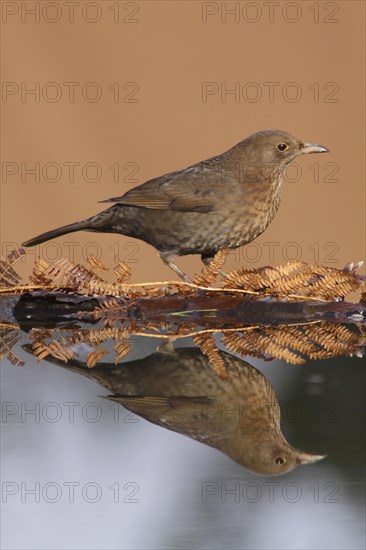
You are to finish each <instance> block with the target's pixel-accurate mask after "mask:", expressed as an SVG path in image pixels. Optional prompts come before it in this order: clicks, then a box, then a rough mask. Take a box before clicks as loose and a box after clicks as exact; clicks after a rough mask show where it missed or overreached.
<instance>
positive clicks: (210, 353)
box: [193, 334, 229, 379]
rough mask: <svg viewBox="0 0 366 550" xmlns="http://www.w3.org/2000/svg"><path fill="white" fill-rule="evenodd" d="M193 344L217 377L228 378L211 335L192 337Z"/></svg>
mask: <svg viewBox="0 0 366 550" xmlns="http://www.w3.org/2000/svg"><path fill="white" fill-rule="evenodd" d="M193 342H194V344H195V345H196V346H198V347H200V349H201V351H202V353H203V354H204V355H207V357H208V358H209V360H210V363H211V365H212V366H213V368H214V369H215V372H216V373H217V374H218V376H219V377H220V378H222V379H226V378H228V376H229V375H228V372H227V369H226V366H225V362H224V360H223V358H222V357H221V355H220V352H219V350H218V348H217V345H216V342H215V338H214V337H213V336H212V335H211V334H197V335H196V336H194V338H193Z"/></svg>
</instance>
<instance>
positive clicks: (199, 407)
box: [107, 395, 227, 447]
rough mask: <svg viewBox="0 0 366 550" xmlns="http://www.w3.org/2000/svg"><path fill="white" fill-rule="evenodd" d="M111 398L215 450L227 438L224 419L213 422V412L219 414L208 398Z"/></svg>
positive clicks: (147, 418) (160, 424)
mask: <svg viewBox="0 0 366 550" xmlns="http://www.w3.org/2000/svg"><path fill="white" fill-rule="evenodd" d="M107 399H110V400H111V401H116V402H117V403H120V404H121V405H123V406H124V407H126V409H128V410H130V411H131V412H133V413H135V414H138V415H139V416H141V417H142V418H145V419H146V420H148V421H149V422H152V423H153V424H158V425H159V426H162V427H163V428H167V429H168V430H172V431H174V432H178V433H181V434H184V435H188V436H189V437H191V438H193V439H196V440H197V441H202V443H205V444H206V445H210V446H211V447H220V444H221V443H222V442H223V441H224V440H225V439H226V437H227V430H225V429H223V427H224V423H223V422H222V420H220V419H219V421H217V420H216V421H213V422H212V421H210V420H209V414H210V412H209V411H211V415H212V414H213V412H214V411H215V401H214V400H213V399H212V398H210V397H207V396H202V397H200V396H196V397H190V396H187V397H185V396H172V397H155V396H151V397H150V396H141V397H140V396H124V395H111V396H108V397H107ZM207 411H208V412H207ZM207 414H208V417H207Z"/></svg>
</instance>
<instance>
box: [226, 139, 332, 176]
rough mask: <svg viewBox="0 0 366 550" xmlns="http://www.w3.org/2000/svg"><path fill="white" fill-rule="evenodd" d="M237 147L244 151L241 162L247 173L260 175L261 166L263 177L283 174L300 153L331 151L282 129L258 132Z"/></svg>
mask: <svg viewBox="0 0 366 550" xmlns="http://www.w3.org/2000/svg"><path fill="white" fill-rule="evenodd" d="M236 148H239V150H240V152H242V155H243V158H242V159H241V164H243V165H244V168H245V167H246V169H247V170H246V171H247V175H248V173H249V174H250V173H251V172H252V173H253V175H256V176H257V177H258V175H259V174H258V169H259V168H261V175H262V178H265V179H267V178H268V175H269V174H271V175H273V174H274V175H276V174H279V175H282V173H283V171H284V170H285V168H286V166H287V165H288V164H289V163H290V162H291V161H292V160H294V159H295V158H296V157H298V156H300V155H306V154H309V153H328V152H329V149H328V148H327V147H324V146H323V145H318V144H315V143H307V142H304V141H301V140H300V139H297V138H295V137H294V136H292V135H291V134H289V133H288V132H285V131H282V130H266V131H262V132H256V133H255V134H252V135H251V136H249V137H247V138H246V139H244V140H243V141H241V142H240V143H238V145H236V146H235V147H234V148H233V150H235V149H236ZM257 177H256V178H255V179H257ZM249 179H250V177H249ZM271 179H272V178H271Z"/></svg>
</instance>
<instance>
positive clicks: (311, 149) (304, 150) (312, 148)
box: [300, 143, 330, 155]
mask: <svg viewBox="0 0 366 550" xmlns="http://www.w3.org/2000/svg"><path fill="white" fill-rule="evenodd" d="M329 152H330V151H329V149H328V147H324V145H317V144H316V143H304V144H303V146H302V147H301V149H300V154H306V155H307V154H308V153H329Z"/></svg>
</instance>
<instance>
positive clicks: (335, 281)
mask: <svg viewBox="0 0 366 550" xmlns="http://www.w3.org/2000/svg"><path fill="white" fill-rule="evenodd" d="M357 265H358V264H357ZM356 271H357V270H349V269H348V268H347V266H346V267H345V268H344V269H336V268H334V267H325V266H320V265H317V264H315V265H306V264H305V263H303V262H298V261H294V262H288V263H287V264H285V265H283V266H275V267H262V268H259V269H246V268H240V269H234V270H233V271H231V272H230V273H228V274H227V275H226V277H225V279H224V283H223V288H224V289H238V288H243V289H244V288H245V289H246V290H249V291H254V292H258V293H259V294H265V295H271V296H274V297H286V298H288V299H294V298H295V299H303V300H305V299H306V298H312V299H318V300H323V301H333V300H336V299H339V298H343V297H344V296H345V295H346V294H348V293H350V292H353V291H355V290H358V289H360V288H361V287H362V286H363V285H364V277H363V276H361V275H358V274H357V273H356Z"/></svg>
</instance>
